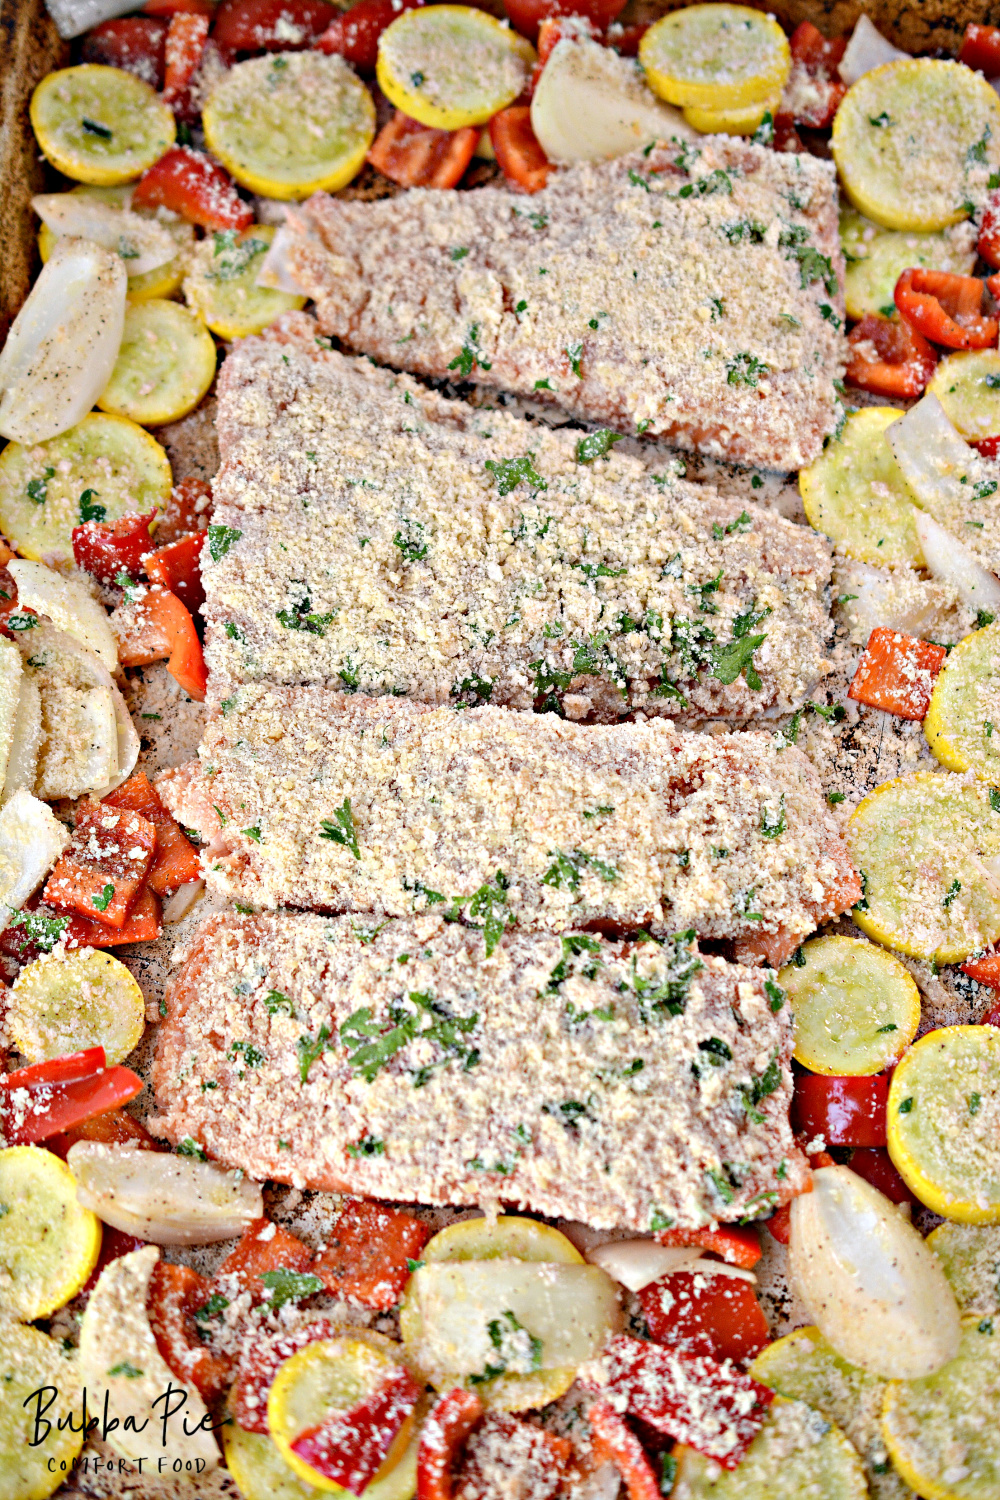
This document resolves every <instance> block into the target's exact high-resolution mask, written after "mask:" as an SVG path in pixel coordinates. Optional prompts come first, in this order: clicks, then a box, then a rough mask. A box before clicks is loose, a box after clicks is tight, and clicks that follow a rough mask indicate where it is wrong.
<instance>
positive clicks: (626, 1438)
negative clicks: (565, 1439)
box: [587, 1401, 661, 1500]
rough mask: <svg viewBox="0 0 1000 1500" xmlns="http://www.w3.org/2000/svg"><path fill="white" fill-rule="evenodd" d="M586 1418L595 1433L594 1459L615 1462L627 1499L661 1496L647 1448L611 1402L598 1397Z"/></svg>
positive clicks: (651, 1499)
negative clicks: (600, 1399) (623, 1482)
mask: <svg viewBox="0 0 1000 1500" xmlns="http://www.w3.org/2000/svg"><path fill="white" fill-rule="evenodd" d="M587 1421H588V1422H589V1423H590V1426H591V1429H592V1431H593V1435H594V1436H593V1450H594V1462H595V1463H596V1464H604V1463H612V1464H614V1466H615V1468H616V1469H617V1470H618V1472H619V1474H620V1475H621V1477H622V1478H623V1479H624V1481H625V1488H626V1490H627V1492H628V1500H660V1496H661V1490H660V1486H659V1484H658V1483H657V1479H656V1475H655V1474H654V1473H653V1466H652V1464H651V1463H650V1461H649V1459H648V1458H647V1457H646V1451H645V1449H644V1448H643V1446H642V1444H641V1443H640V1441H639V1439H638V1438H637V1437H636V1435H635V1433H634V1432H633V1431H632V1429H631V1428H630V1427H628V1426H627V1425H626V1423H625V1422H624V1421H623V1420H622V1418H621V1417H620V1416H619V1415H618V1413H617V1412H616V1411H615V1409H614V1407H613V1406H612V1405H611V1403H610V1402H609V1401H595V1402H594V1404H593V1406H592V1407H591V1408H590V1410H589V1411H588V1412H587Z"/></svg>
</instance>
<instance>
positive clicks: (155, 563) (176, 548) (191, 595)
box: [146, 531, 205, 614]
mask: <svg viewBox="0 0 1000 1500" xmlns="http://www.w3.org/2000/svg"><path fill="white" fill-rule="evenodd" d="M204 545H205V533H204V532H203V531H189V532H188V534H187V536H182V537H178V539H177V541H176V542H168V543H167V545H166V546H165V547H157V549H156V551H155V552H150V553H149V555H148V556H147V558H146V577H147V578H149V579H151V580H152V582H153V583H158V584H160V586H161V587H162V588H165V589H169V590H170V592H171V593H172V594H176V595H177V597H178V599H179V600H180V601H181V603H182V604H183V605H184V607H185V609H189V610H190V611H191V613H192V614H195V613H196V612H197V610H199V609H200V608H201V606H202V605H203V604H204V602H205V590H204V587H203V586H202V581H201V550H202V548H203V547H204Z"/></svg>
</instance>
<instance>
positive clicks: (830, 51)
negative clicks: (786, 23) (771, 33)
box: [788, 21, 847, 130]
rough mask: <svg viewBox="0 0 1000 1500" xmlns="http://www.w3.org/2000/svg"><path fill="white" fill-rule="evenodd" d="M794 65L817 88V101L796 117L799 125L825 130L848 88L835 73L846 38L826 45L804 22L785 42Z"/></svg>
mask: <svg viewBox="0 0 1000 1500" xmlns="http://www.w3.org/2000/svg"><path fill="white" fill-rule="evenodd" d="M788 46H789V48H790V50H791V54H792V61H793V63H799V64H800V66H801V67H803V68H805V70H806V72H807V73H808V74H809V77H810V78H811V80H812V82H813V83H814V85H815V87H816V92H817V93H818V95H819V98H818V99H817V100H816V101H815V103H814V104H812V105H810V107H809V108H808V109H805V110H803V111H802V112H801V113H800V114H797V115H796V116H795V119H796V121H797V122H798V123H799V124H800V125H808V126H810V127H811V128H812V129H814V130H822V129H825V127H826V126H827V125H831V124H832V123H833V117H834V115H835V114H836V113H837V107H838V105H839V104H840V101H841V99H843V97H844V95H845V94H846V93H847V85H846V83H844V81H843V79H842V78H840V76H839V75H838V73H837V64H838V63H839V62H840V59H841V58H842V57H843V55H844V52H845V50H846V48H847V38H846V37H838V38H836V40H834V41H827V39H826V37H825V36H824V35H823V33H822V32H821V31H819V30H818V29H817V28H816V27H815V26H813V24H812V22H811V21H803V22H802V23H801V25H799V26H797V27H796V28H795V30H794V31H793V32H792V34H791V36H790V37H789V39H788Z"/></svg>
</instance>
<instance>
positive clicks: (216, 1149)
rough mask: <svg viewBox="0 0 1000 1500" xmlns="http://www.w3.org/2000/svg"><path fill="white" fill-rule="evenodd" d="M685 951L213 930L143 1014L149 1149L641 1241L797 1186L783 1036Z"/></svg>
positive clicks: (721, 973) (228, 916)
mask: <svg viewBox="0 0 1000 1500" xmlns="http://www.w3.org/2000/svg"><path fill="white" fill-rule="evenodd" d="M765 983H766V981H765V976H764V974H763V973H762V972H761V971H760V970H751V969H747V968H744V967H741V966H739V965H733V964H728V963H726V962H725V961H724V960H723V959H721V958H715V957H709V956H707V955H703V954H699V953H698V950H697V947H696V945H694V944H693V943H692V941H691V935H690V934H681V935H680V936H678V937H676V938H673V939H670V940H667V941H666V942H664V943H662V944H661V943H656V942H651V941H645V942H638V943H637V942H632V941H624V942H622V941H616V942H609V941H605V940H602V939H600V938H598V937H596V936H595V935H592V934H586V933H578V934H573V933H570V934H562V935H561V936H549V935H535V934H528V933H521V932H512V933H509V934H507V935H506V936H505V937H504V938H503V939H502V940H501V941H500V942H499V943H498V944H497V946H496V948H495V949H494V951H493V952H492V954H491V955H490V956H489V957H487V956H486V955H485V954H484V952H483V946H482V942H481V940H480V937H479V934H478V933H476V932H474V931H472V930H471V929H470V928H468V927H465V926H462V925H460V924H458V923H450V922H446V921H445V920H443V918H442V917H441V916H440V915H439V914H434V913H426V914H424V915H422V916H415V917H409V918H407V919H405V920H401V921H390V922H387V923H383V924H382V925H381V926H379V925H378V924H376V923H372V922H370V921H369V922H359V921H357V920H351V919H349V918H345V917H336V918H326V917H320V916H315V915H309V916H306V915H289V914H283V915H280V914H279V915H258V916H255V917H241V916H237V915H234V914H232V913H224V914H220V915H217V916H215V917H212V918H210V919H209V920H208V921H207V922H206V923H204V924H203V925H202V926H201V927H200V928H199V930H198V931H197V933H196V934H195V936H194V938H193V939H192V941H191V943H190V946H189V948H188V950H187V954H186V958H185V962H184V964H183V967H182V968H181V970H180V972H179V974H178V975H177V977H176V979H175V981H174V983H173V986H172V989H171V991H170V992H169V993H168V996H167V1002H166V1005H167V1017H166V1020H165V1021H164V1022H163V1024H162V1026H161V1027H160V1030H159V1040H158V1051H157V1056H156V1061H155V1065H154V1069H153V1082H154V1086H155V1089H156V1098H157V1102H158V1105H159V1109H160V1116H159V1119H158V1121H157V1122H155V1127H156V1129H157V1130H158V1132H159V1133H160V1134H163V1135H165V1136H167V1137H168V1138H169V1139H170V1140H171V1141H174V1142H177V1141H179V1140H181V1139H182V1138H183V1137H184V1136H190V1137H192V1138H193V1139H194V1140H196V1141H198V1142H199V1143H200V1144H201V1145H202V1146H203V1147H204V1148H205V1149H206V1151H207V1152H208V1153H209V1154H210V1155H211V1156H212V1157H215V1158H217V1159H218V1160H219V1161H221V1162H224V1163H226V1164H231V1165H238V1166H240V1167H242V1168H243V1169H244V1170H245V1171H247V1172H248V1173H249V1174H250V1175H251V1176H252V1177H256V1178H271V1179H273V1180H275V1181H278V1182H291V1183H293V1184H294V1185H295V1186H298V1187H309V1188H320V1189H326V1190H338V1191H340V1190H342V1191H346V1192H351V1193H359V1194H363V1195H365V1196H368V1197H376V1198H390V1199H394V1200H397V1201H415V1202H420V1203H427V1204H448V1203H450V1204H479V1203H481V1202H482V1201H483V1200H484V1198H492V1199H494V1200H496V1199H502V1200H503V1201H505V1202H508V1203H511V1204H517V1205H519V1206H520V1207H522V1208H526V1209H530V1210H532V1211H533V1212H536V1213H542V1214H549V1215H554V1216H555V1215H558V1216H563V1217H566V1218H569V1219H580V1220H584V1221H585V1222H587V1223H588V1224H592V1225H595V1226H598V1227H602V1226H606V1227H612V1226H615V1225H623V1226H628V1227H630V1228H633V1229H640V1230H648V1229H651V1228H655V1227H657V1225H662V1224H664V1223H667V1222H670V1221H672V1222H673V1223H675V1224H679V1225H682V1226H691V1227H694V1226H699V1225H702V1224H704V1223H706V1222H708V1221H710V1220H713V1219H717V1218H720V1217H721V1218H725V1219H733V1218H737V1217H744V1216H747V1215H749V1216H750V1217H753V1216H754V1215H755V1214H760V1215H763V1214H765V1213H767V1212H769V1211H770V1209H771V1207H772V1206H773V1205H774V1204H775V1203H776V1202H777V1201H779V1199H783V1198H784V1197H785V1196H787V1195H788V1194H790V1193H792V1192H794V1191H795V1190H796V1189H797V1188H800V1187H801V1185H802V1179H803V1177H804V1176H805V1175H807V1172H806V1165H805V1162H804V1160H803V1158H802V1156H801V1153H799V1152H798V1151H797V1149H796V1147H795V1145H794V1142H793V1140H792V1135H791V1130H790V1127H789V1123H788V1106H789V1101H790V1099H791V1091H792V1090H791V1085H792V1079H791V1071H790V1057H791V1050H792V1028H791V1015H790V1009H789V1007H788V1006H787V1005H783V1006H781V1008H780V1009H779V1010H778V1011H777V1012H775V1010H774V1005H773V996H772V995H770V994H769V992H768V991H767V990H766V989H765Z"/></svg>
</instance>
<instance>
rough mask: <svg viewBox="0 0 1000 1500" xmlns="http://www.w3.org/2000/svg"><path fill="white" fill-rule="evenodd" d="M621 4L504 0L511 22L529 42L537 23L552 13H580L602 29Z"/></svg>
mask: <svg viewBox="0 0 1000 1500" xmlns="http://www.w3.org/2000/svg"><path fill="white" fill-rule="evenodd" d="M623 8H624V6H623V0H504V10H505V11H506V12H507V15H508V16H509V18H510V23H511V25H512V26H513V27H514V28H515V29H516V30H517V31H519V32H520V33H521V35H522V36H526V37H528V39H529V40H530V41H532V42H533V41H534V40H535V38H536V37H537V35H538V29H539V26H540V25H541V23H542V22H543V21H545V20H547V19H550V18H551V17H553V16H582V17H584V18H585V19H586V20H588V21H590V22H591V23H592V25H593V26H594V27H595V29H596V30H597V31H598V32H602V31H606V30H607V28H608V27H609V26H610V25H611V22H612V21H613V20H614V19H615V17H616V16H617V15H618V14H619V12H620V11H621V10H622V9H623Z"/></svg>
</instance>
